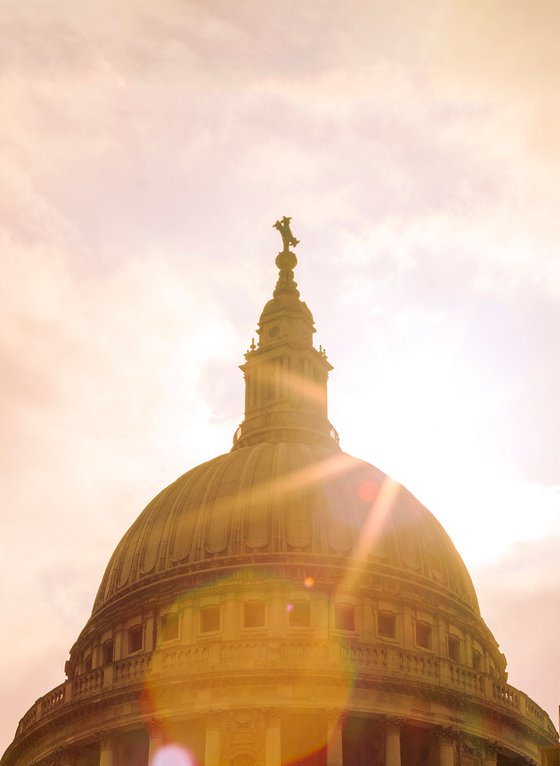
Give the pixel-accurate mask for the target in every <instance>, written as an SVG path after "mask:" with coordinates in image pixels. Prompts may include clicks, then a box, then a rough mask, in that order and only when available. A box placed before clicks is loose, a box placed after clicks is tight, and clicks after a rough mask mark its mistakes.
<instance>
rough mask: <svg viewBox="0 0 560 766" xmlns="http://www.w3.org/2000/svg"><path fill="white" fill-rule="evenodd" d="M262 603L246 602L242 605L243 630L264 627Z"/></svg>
mask: <svg viewBox="0 0 560 766" xmlns="http://www.w3.org/2000/svg"><path fill="white" fill-rule="evenodd" d="M264 618H265V607H264V601H247V603H246V604H244V605H243V626H244V627H245V628H262V627H264Z"/></svg>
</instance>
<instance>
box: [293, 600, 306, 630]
mask: <svg viewBox="0 0 560 766" xmlns="http://www.w3.org/2000/svg"><path fill="white" fill-rule="evenodd" d="M288 624H289V625H290V627H291V628H308V627H309V626H310V625H311V604H310V603H309V601H295V602H294V603H293V604H288Z"/></svg>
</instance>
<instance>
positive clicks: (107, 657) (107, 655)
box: [103, 641, 113, 665]
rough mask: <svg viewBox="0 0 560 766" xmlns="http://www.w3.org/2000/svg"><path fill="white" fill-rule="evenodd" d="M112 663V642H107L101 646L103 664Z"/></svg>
mask: <svg viewBox="0 0 560 766" xmlns="http://www.w3.org/2000/svg"><path fill="white" fill-rule="evenodd" d="M111 662H113V642H112V641H107V643H106V644H103V664H104V665H110V664H111Z"/></svg>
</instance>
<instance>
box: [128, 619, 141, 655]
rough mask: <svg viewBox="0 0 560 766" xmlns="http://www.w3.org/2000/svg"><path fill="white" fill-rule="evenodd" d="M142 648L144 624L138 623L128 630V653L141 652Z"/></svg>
mask: <svg viewBox="0 0 560 766" xmlns="http://www.w3.org/2000/svg"><path fill="white" fill-rule="evenodd" d="M141 648H142V626H141V625H136V626H135V627H134V628H130V630H129V631H128V653H129V654H132V652H139V651H140V649H141Z"/></svg>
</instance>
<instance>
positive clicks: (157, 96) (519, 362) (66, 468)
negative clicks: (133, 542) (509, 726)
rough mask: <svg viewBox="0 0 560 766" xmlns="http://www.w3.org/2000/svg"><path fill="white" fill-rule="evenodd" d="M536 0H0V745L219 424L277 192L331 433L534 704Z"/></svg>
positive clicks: (541, 179) (546, 570)
mask: <svg viewBox="0 0 560 766" xmlns="http://www.w3.org/2000/svg"><path fill="white" fill-rule="evenodd" d="M559 34H560V5H559V4H558V3H557V2H556V0H551V1H550V2H547V0H537V2H533V3H526V2H524V1H523V0H478V1H477V0H468V1H467V0H454V2H453V3H449V2H447V1H444V0H442V1H441V2H437V1H436V0H427V2H422V3H418V2H416V0H402V1H400V2H399V0H390V1H389V0H386V1H381V2H363V1H362V2H346V3H338V2H335V0H323V1H320V0H306V2H295V1H294V2H291V1H287V2H282V3H268V2H266V3H265V2H255V1H254V0H247V1H246V2H233V0H227V1H226V0H223V1H222V2H218V1H216V0H205V1H204V2H186V1H185V0H160V2H159V3H157V4H154V3H152V2H148V1H147V0H144V1H143V0H95V2H93V0H92V1H91V2H90V1H89V0H66V1H63V0H58V2H56V3H53V2H46V1H45V0H28V1H27V2H26V3H21V2H19V0H4V2H3V3H2V5H1V6H0V35H1V39H2V41H3V42H2V54H1V66H0V94H1V110H2V115H1V116H2V119H1V120H0V152H1V160H2V168H3V170H2V183H1V184H0V251H1V253H2V273H3V278H2V281H1V284H0V311H1V321H0V354H1V365H2V376H1V379H0V386H1V387H2V399H1V408H2V409H1V418H2V421H1V422H2V425H1V427H2V433H3V439H2V444H1V446H0V466H1V471H2V483H1V515H0V536H1V539H2V541H3V552H2V557H1V559H0V567H1V568H2V571H1V573H0V588H1V590H0V603H1V607H2V615H3V622H4V626H5V629H4V630H3V631H2V633H1V636H0V658H1V659H0V662H1V663H2V692H1V694H2V699H1V700H0V719H1V723H0V750H1V749H3V746H5V745H7V744H8V742H9V740H10V739H11V737H12V736H13V733H14V730H15V726H16V724H17V721H18V720H19V718H20V717H21V716H22V715H23V714H24V712H25V711H26V710H27V709H28V707H29V706H30V705H31V704H32V703H33V702H34V700H35V699H36V698H37V697H38V696H40V695H42V694H44V693H45V692H46V691H48V690H49V689H51V688H52V687H53V686H55V685H56V684H58V683H60V682H61V681H62V680H63V667H64V661H65V659H66V657H67V654H68V650H69V648H70V646H71V644H72V643H73V641H74V639H75V638H76V637H77V635H78V633H79V630H80V629H81V627H82V626H83V624H84V623H85V621H86V619H87V617H88V615H89V612H90V609H91V606H92V603H93V598H94V596H95V591H96V588H97V585H98V583H99V581H100V579H101V575H102V572H103V569H104V567H105V565H106V563H107V561H108V559H109V556H110V553H111V552H112V550H113V548H114V547H115V545H116V543H117V541H118V539H119V538H120V536H121V535H122V533H123V532H124V531H125V529H126V528H127V527H128V526H129V525H130V523H131V522H132V521H133V520H134V518H135V517H136V516H137V515H138V513H139V512H140V510H141V509H142V508H143V507H144V505H145V504H146V503H147V502H148V501H149V500H150V499H151V497H152V496H153V495H155V494H156V492H157V491H158V490H159V489H161V488H162V487H163V486H164V485H166V484H168V483H170V482H171V481H172V480H173V479H175V478H176V476H177V475H179V474H180V473H182V472H184V471H186V470H187V469H189V468H191V467H193V466H194V465H196V464H198V463H200V462H202V461H203V460H204V459H207V458H210V457H212V456H214V455H217V454H219V453H221V452H225V451H227V450H228V449H229V447H230V445H231V437H232V435H233V431H234V430H235V428H236V426H237V425H238V423H239V422H240V420H241V418H242V407H243V390H242V389H243V387H242V379H241V373H240V372H239V370H238V369H237V365H238V364H240V363H241V362H242V361H243V352H244V351H245V350H246V348H247V347H248V345H249V343H250V341H251V336H252V335H254V329H255V326H256V322H257V319H258V316H259V314H260V311H261V309H262V306H263V305H264V303H265V301H266V300H267V299H268V298H269V297H270V294H271V292H272V289H273V286H274V283H275V279H276V269H275V267H274V256H275V254H276V252H277V251H278V249H279V245H280V241H279V237H278V234H277V232H275V231H274V230H273V229H272V223H273V222H274V221H275V220H276V219H277V218H278V217H280V216H282V215H291V216H293V229H294V233H295V234H296V236H297V237H298V238H299V239H300V240H301V244H300V245H299V247H298V257H299V266H298V269H297V273H296V279H297V281H298V283H299V286H300V289H301V292H302V296H303V298H304V299H305V300H306V301H307V303H308V305H309V306H310V308H311V309H312V311H313V313H314V316H315V319H316V323H317V327H318V333H317V343H322V344H323V345H325V346H326V347H327V351H328V353H329V358H330V361H331V362H332V364H333V365H334V366H335V370H334V372H333V373H332V375H331V383H330V415H331V420H332V422H333V424H334V425H335V426H336V428H337V429H338V430H339V432H340V434H341V444H342V447H343V448H344V449H345V450H346V451H348V452H350V453H351V454H355V455H357V456H359V457H361V458H364V459H366V460H369V461H370V462H372V463H374V464H375V465H377V466H378V467H379V468H381V469H382V470H384V471H386V472H388V473H390V474H391V475H392V476H393V477H394V478H395V479H397V480H399V481H401V482H402V483H404V484H405V485H406V486H407V487H408V488H409V489H410V490H411V491H412V492H413V493H414V494H415V495H416V496H417V497H419V499H420V500H421V501H422V502H424V503H425V504H426V505H427V506H428V507H429V508H430V509H431V510H432V511H433V512H434V513H435V514H436V515H437V516H438V518H439V519H440V521H441V522H442V523H443V525H444V526H445V527H446V529H447V530H448V532H449V533H450V535H451V537H452V538H453V540H454V542H455V544H456V546H457V548H458V549H459V551H460V552H461V553H462V555H463V557H464V559H465V561H466V563H467V566H468V567H469V569H470V571H471V574H472V576H473V579H474V582H475V585H476V587H477V591H478V594H479V598H480V601H481V607H482V612H483V616H484V617H485V619H486V621H487V622H488V624H489V625H490V627H491V629H492V630H493V631H494V634H495V636H496V638H497V640H498V641H499V643H500V645H501V648H502V650H503V651H504V652H505V654H506V656H507V658H508V660H509V672H510V682H511V683H512V684H513V685H515V686H517V687H519V688H521V689H523V690H524V691H526V692H527V693H528V694H530V695H531V696H532V697H533V698H534V699H535V700H536V701H537V702H538V703H540V704H541V705H542V706H543V707H545V708H546V709H547V711H548V712H549V713H550V715H551V716H552V717H553V720H554V721H555V722H556V706H557V703H558V702H559V699H558V688H559V684H558V667H560V657H559V654H558V648H557V647H558V642H557V634H558V628H559V619H558V606H559V599H558V594H559V588H560V568H559V567H558V564H557V559H558V549H559V547H560V450H559V449H558V433H559V431H560V397H559V396H558V392H559V390H560V353H559V351H560V258H559V254H558V247H559V243H560V215H559V210H558V193H557V186H558V176H559V174H560V143H559V140H558V128H557V126H558V124H559V122H560V98H559V96H558V82H559V81H560V51H559V48H558V44H557V40H558V37H559Z"/></svg>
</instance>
